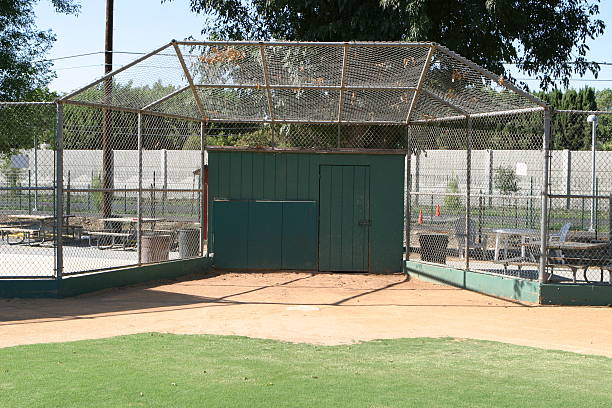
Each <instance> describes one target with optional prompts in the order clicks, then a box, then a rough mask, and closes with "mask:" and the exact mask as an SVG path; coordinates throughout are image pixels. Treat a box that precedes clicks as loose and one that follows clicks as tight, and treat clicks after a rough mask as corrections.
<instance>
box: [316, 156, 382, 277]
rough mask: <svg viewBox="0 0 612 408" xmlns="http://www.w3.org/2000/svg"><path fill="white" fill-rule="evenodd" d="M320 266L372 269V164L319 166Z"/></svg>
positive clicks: (354, 269) (324, 268)
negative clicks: (370, 235)
mask: <svg viewBox="0 0 612 408" xmlns="http://www.w3.org/2000/svg"><path fill="white" fill-rule="evenodd" d="M319 178H320V183H319V270H321V271H347V272H348V271H354V272H365V271H368V270H369V247H370V245H369V232H370V168H369V166H333V165H323V166H320V169H319Z"/></svg>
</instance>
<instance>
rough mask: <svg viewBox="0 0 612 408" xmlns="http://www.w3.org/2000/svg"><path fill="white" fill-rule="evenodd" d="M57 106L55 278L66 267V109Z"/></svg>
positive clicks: (58, 104) (59, 275) (60, 275)
mask: <svg viewBox="0 0 612 408" xmlns="http://www.w3.org/2000/svg"><path fill="white" fill-rule="evenodd" d="M55 107H56V117H55V120H56V122H55V279H61V278H62V272H63V269H64V257H63V255H64V251H63V242H62V231H63V229H64V225H63V224H64V223H63V221H64V138H63V131H64V109H63V106H62V104H60V103H56V104H55ZM43 233H44V232H43Z"/></svg>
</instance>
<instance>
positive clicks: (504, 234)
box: [488, 228, 540, 261]
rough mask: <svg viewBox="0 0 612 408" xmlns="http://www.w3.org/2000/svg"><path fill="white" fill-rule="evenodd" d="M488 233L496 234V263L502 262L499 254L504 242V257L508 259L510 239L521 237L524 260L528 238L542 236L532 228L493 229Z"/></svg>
mask: <svg viewBox="0 0 612 408" xmlns="http://www.w3.org/2000/svg"><path fill="white" fill-rule="evenodd" d="M488 231H489V232H491V233H495V255H494V257H493V259H494V260H495V261H499V260H500V259H499V252H500V249H501V245H502V241H503V246H504V248H503V250H504V257H505V258H508V243H507V240H508V237H510V236H513V235H514V236H520V237H521V258H523V259H524V258H525V255H526V250H525V244H526V243H527V238H529V237H537V236H539V235H540V231H538V230H535V229H530V228H493V229H490V230H488Z"/></svg>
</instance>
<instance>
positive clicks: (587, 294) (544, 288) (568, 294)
mask: <svg viewBox="0 0 612 408" xmlns="http://www.w3.org/2000/svg"><path fill="white" fill-rule="evenodd" d="M540 301H541V303H542V304H543V305H568V306H610V305H612V285H605V284H604V285H575V284H570V283H561V284H554V283H545V284H543V285H541V287H540Z"/></svg>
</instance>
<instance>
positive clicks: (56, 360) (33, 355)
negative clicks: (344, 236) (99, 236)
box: [0, 334, 612, 408]
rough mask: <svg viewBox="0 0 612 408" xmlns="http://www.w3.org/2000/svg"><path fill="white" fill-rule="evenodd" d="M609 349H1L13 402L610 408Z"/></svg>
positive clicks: (185, 340)
mask: <svg viewBox="0 0 612 408" xmlns="http://www.w3.org/2000/svg"><path fill="white" fill-rule="evenodd" d="M611 378H612V359H608V358H604V357H594V356H585V355H579V354H573V353H566V352H558V351H544V350H539V349H533V348H527V347H518V346H512V345H507V344H501V343H493V342H484V341H472V340H458V339H401V340H384V341H372V342H367V343H362V344H356V345H350V346H334V347H323V346H314V345H305V344H289V343H282V342H276V341H269V340H253V339H247V338H243V337H224V336H177V335H167V334H163V335H162V334H142V335H134V336H124V337H116V338H111V339H105V340H93V341H80V342H73V343H61V344H40V345H32V346H20V347H13V348H7V349H1V350H0V406H2V407H3V408H8V407H89V406H96V407H98V406H101V407H141V406H142V407H351V408H355V407H548V408H550V407H610V406H612V393H611V392H610V379H611Z"/></svg>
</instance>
